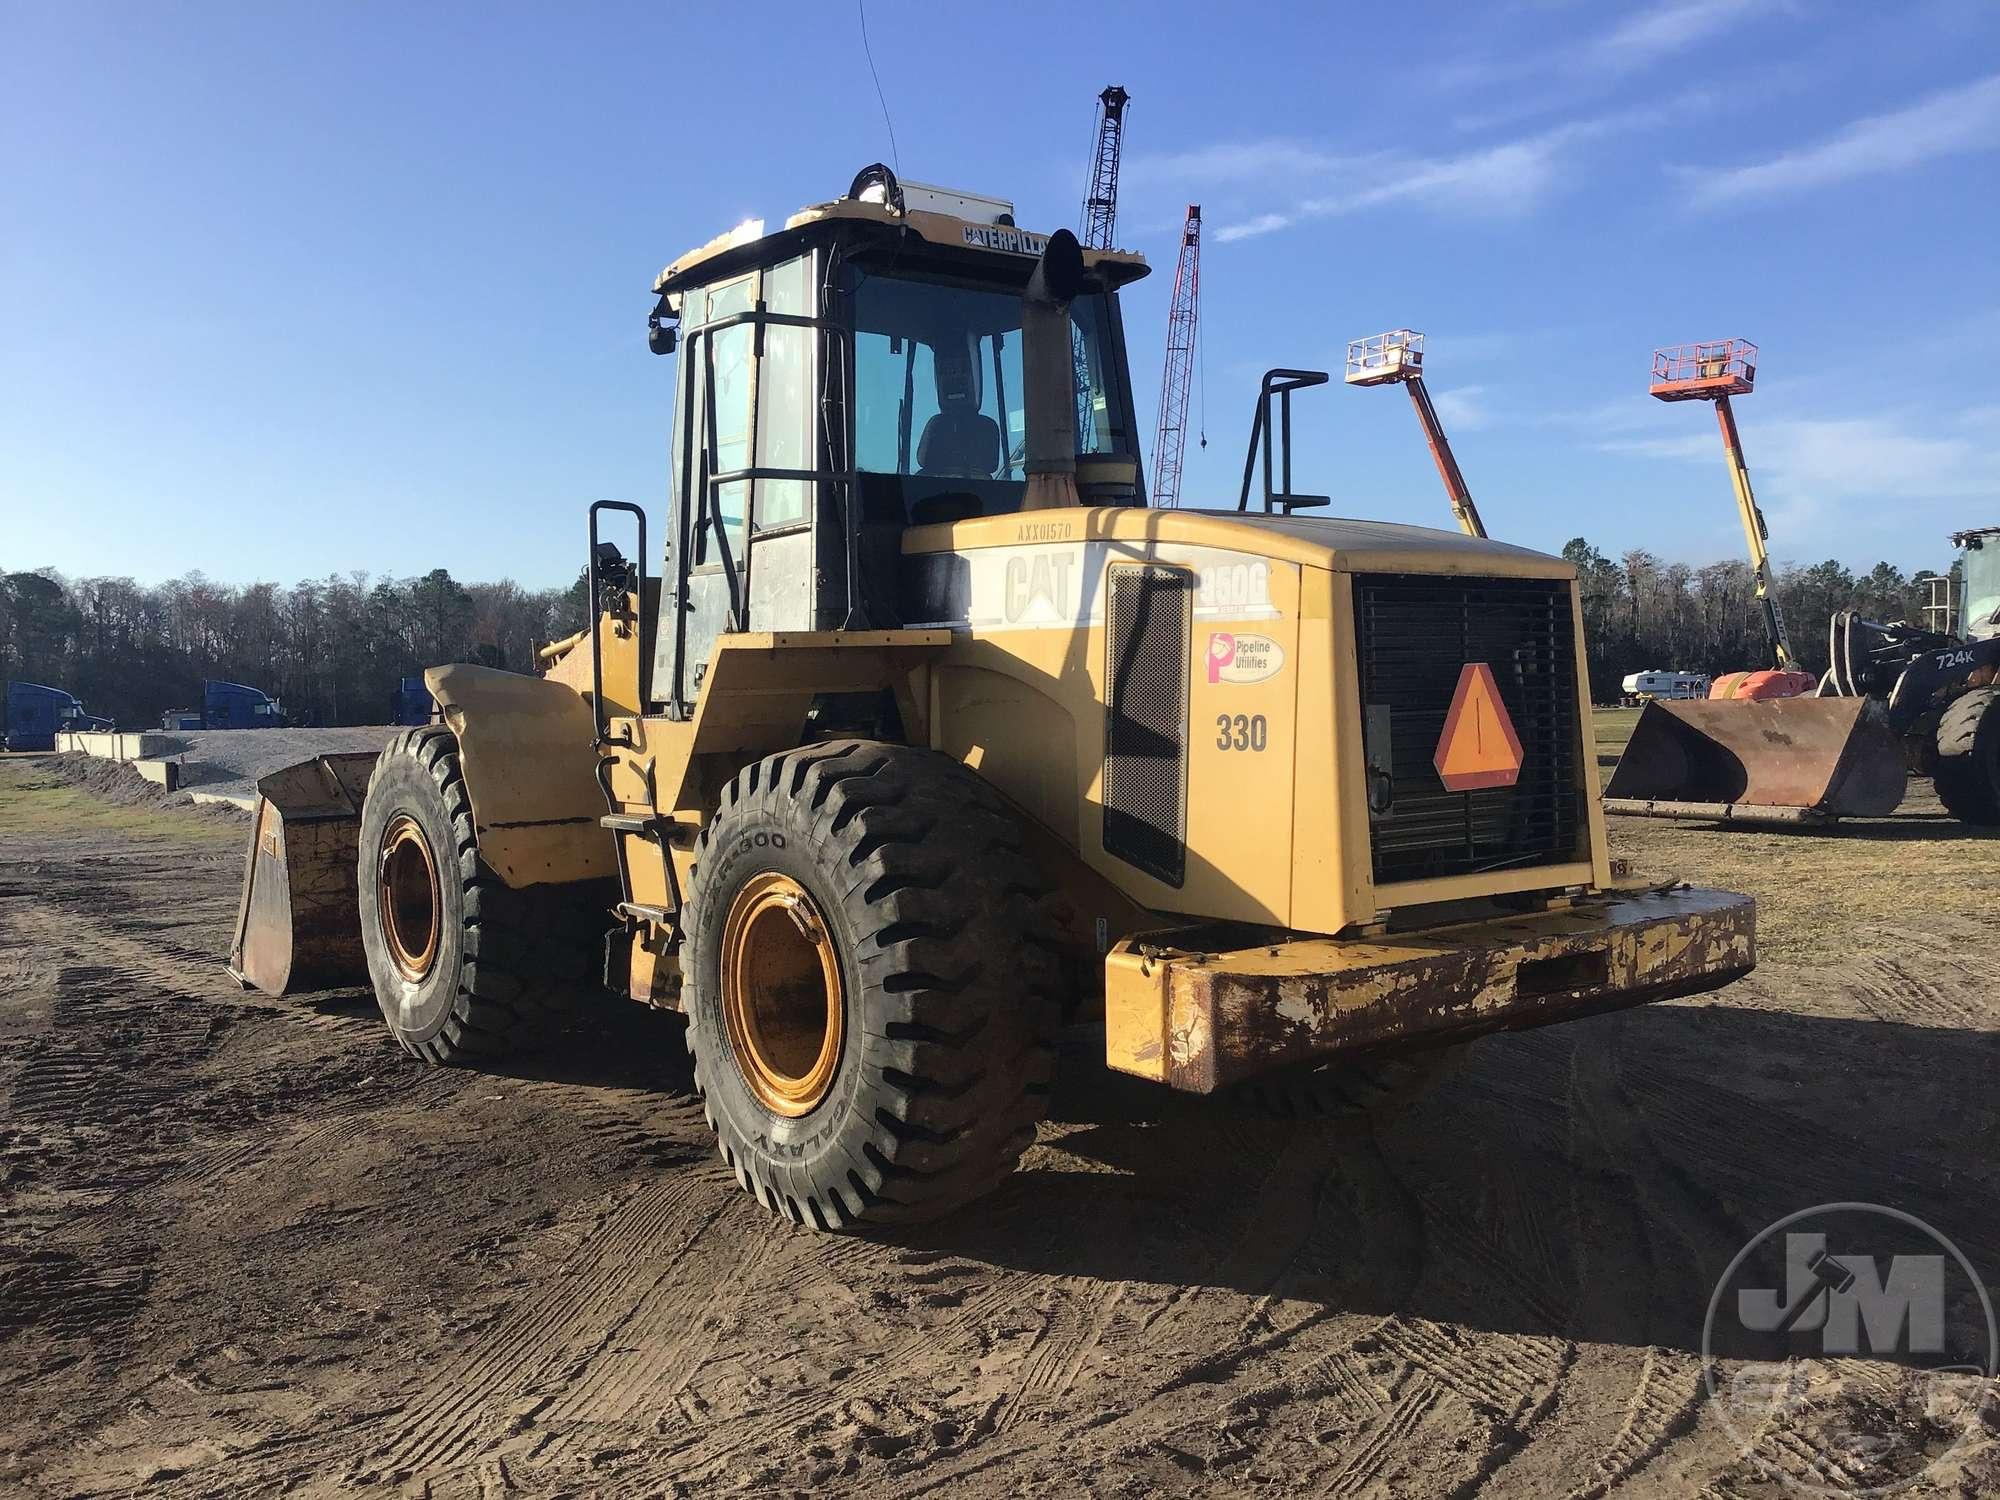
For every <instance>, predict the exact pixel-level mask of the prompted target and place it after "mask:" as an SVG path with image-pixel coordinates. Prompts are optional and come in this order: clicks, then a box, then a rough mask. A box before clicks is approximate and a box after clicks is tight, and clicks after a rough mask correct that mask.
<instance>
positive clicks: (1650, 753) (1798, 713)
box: [1604, 698, 1906, 818]
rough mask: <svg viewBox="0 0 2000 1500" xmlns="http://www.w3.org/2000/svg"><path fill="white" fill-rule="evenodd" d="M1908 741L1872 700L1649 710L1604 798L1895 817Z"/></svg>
mask: <svg viewBox="0 0 2000 1500" xmlns="http://www.w3.org/2000/svg"><path fill="white" fill-rule="evenodd" d="M1905 778H1906V773H1905V770H1904V764H1903V749H1902V743H1901V741H1899V740H1898V739H1897V738H1896V736H1895V734H1894V733H1893V732H1892V731H1891V730H1890V728H1889V726H1888V722H1887V720H1886V718H1885V717H1884V716H1883V713H1882V710H1881V708H1880V707H1879V705H1876V704H1874V703H1872V702H1871V701H1870V700H1868V699H1866V698H1778V699H1767V700H1763V701H1760V702H1745V701H1740V700H1728V699H1724V700H1706V701H1704V700H1699V699H1697V700H1692V701H1685V702H1667V701H1664V700H1655V701H1654V702H1652V703H1648V704H1647V705H1646V707H1645V709H1644V711H1642V712H1641V713H1640V715H1639V722H1638V724H1637V725H1635V726H1634V728H1633V731H1632V739H1631V743H1629V744H1628V745H1627V746H1626V747H1625V753H1624V755H1622V756H1621V757H1619V761H1618V767H1617V769H1616V770H1615V771H1613V772H1612V774H1611V782H1610V785H1608V786H1607V787H1606V788H1605V791H1604V795H1605V796H1606V797H1607V798H1610V799H1613V800H1616V801H1618V802H1643V803H1653V804H1656V805H1659V806H1660V808H1661V810H1659V811H1656V812H1655V813H1654V816H1661V817H1674V816H1684V817H1713V816H1714V814H1713V813H1711V812H1707V811H1701V810H1697V811H1690V812H1686V813H1674V812H1671V811H1667V810H1665V806H1664V805H1670V804H1674V803H1687V804H1696V805H1701V804H1708V805H1716V804H1738V803H1745V804H1750V805H1753V806H1757V807H1767V808H1774V807H1802V808H1812V809H1814V810H1816V811H1819V812H1823V813H1827V814H1830V815H1832V816H1834V817H1856V818H1867V817H1886V816H1888V814H1890V813H1892V812H1894V811H1895V810H1896V806H1897V804H1898V803H1900V802H1901V801H1902V800H1903V790H1904V783H1905Z"/></svg>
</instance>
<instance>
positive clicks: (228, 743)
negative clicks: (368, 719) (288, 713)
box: [162, 724, 401, 802]
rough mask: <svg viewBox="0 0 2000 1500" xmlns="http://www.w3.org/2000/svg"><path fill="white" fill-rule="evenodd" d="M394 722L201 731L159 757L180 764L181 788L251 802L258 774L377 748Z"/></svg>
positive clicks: (176, 739)
mask: <svg viewBox="0 0 2000 1500" xmlns="http://www.w3.org/2000/svg"><path fill="white" fill-rule="evenodd" d="M399 733H401V731H400V730H399V729H398V728H397V727H396V726H395V725H393V724H365V725H360V726H357V727H355V728H351V729H204V730H198V731H190V732H188V733H185V734H176V735H173V736H171V737H170V740H169V748H168V749H167V751H166V752H165V754H164V755H163V756H162V758H163V759H167V760H177V761H179V762H180V763H181V787H182V789H183V790H184V791H198V792H200V793H202V794H203V795H204V796H211V795H213V796H224V797H234V798H238V799H242V800H244V801H246V802H254V801H255V800H256V797H257V778H258V777H259V776H267V775H269V774H270V773H271V772H273V771H275V770H278V769H279V768H280V767H283V766H289V765H291V764H292V763H294V762H295V761H301V760H310V759H311V758H312V757H313V756H315V755H331V754H335V753H338V752H342V751H354V750H380V749H381V748H382V747H383V746H384V745H386V744H387V743H388V742H389V739H390V737H391V736H392V735H395V734H399Z"/></svg>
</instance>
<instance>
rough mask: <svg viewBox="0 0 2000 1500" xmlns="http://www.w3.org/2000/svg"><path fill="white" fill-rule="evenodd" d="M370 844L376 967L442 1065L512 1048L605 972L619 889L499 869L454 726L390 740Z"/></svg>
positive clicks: (399, 1029) (411, 1032)
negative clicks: (479, 834)
mask: <svg viewBox="0 0 2000 1500" xmlns="http://www.w3.org/2000/svg"><path fill="white" fill-rule="evenodd" d="M360 842H361V867H360V870H359V871H358V873H357V885H358V886H359V895H360V907H361V943H362V947H363V949H364V950H365V951H366V953H367V955H368V977H369V979H370V980H371V981H372V982H373V983H374V986H375V1001H376V1004H378V1005H379V1006H380V1007H381V1009H382V1018H383V1020H385V1021H386V1022H387V1023H388V1026H389V1034H390V1035H391V1036H393V1037H394V1038H395V1039H396V1044H397V1045H398V1046H400V1047H401V1048H402V1049H403V1050H404V1051H405V1052H408V1053H410V1054H411V1055H412V1056H415V1057H421V1058H423V1059H424V1060H425V1061H426V1062H431V1063H437V1064H440V1065H447V1064H466V1063H478V1062H483V1061H488V1060H491V1059H495V1058H500V1057H504V1056H506V1055H507V1054H509V1053H512V1052H516V1051H519V1050H520V1049H522V1048H523V1047H525V1046H527V1045H528V1044H530V1043H531V1042H533V1041H535V1040H538V1039H539V1038H540V1037H542V1036H543V1035H545V1034H546V1033H547V1032H548V1031H549V1030H550V1029H551V1028H552V1027H553V1026H554V1025H555V1024H556V1022H557V1021H558V1020H559V1019H560V1017H561V1016H563V1015H564V1014H565V1013H567V1012H568V1011H569V1010H570V1009H571V1008H572V1006H573V1005H574V1002H575V1000H576V998H577V997H578V996H579V995H580V994H581V993H583V992H584V991H585V990H587V989H589V988H590V987H591V986H592V984H593V981H594V980H595V979H596V978H597V967H598V964H599V963H600V962H601V956H602V953H603V935H604V931H605V929H606V928H607V927H608V926H609V925H610V918H609V917H608V915H607V913H606V908H607V906H608V904H609V897H608V893H607V892H606V891H605V890H604V889H603V888H602V887H601V885H600V884H599V883H598V882H589V883H585V884H580V885H565V886H530V887H528V888H526V889H524V890H515V889H514V888H513V887H511V886H509V885H507V884H506V883H505V882H504V881H502V880H501V879H500V877H499V876H498V875H496V874H495V873H494V872H493V871H492V870H491V869H490V868H488V866H487V864H486V862H485V861H484V860H482V859H481V858H480V857H479V845H478V840H477V838H476V837H475V835H474V833H473V824H472V799H471V797H470V796H469V794H468V793H467V792H466V789H465V778H464V775H463V774H462V773H461V772H460V770H459V764H458V737H457V736H456V735H454V734H453V733H452V732H451V731H450V730H449V729H445V728H441V727H437V726H431V727H427V728H422V729H411V730H407V731H405V732H404V733H402V734H399V735H397V736H396V737H395V738H394V739H392V740H390V741H389V743H388V745H387V746H386V747H385V748H384V749H383V751H382V755H381V758H380V759H379V760H377V761H376V763H375V773H374V775H373V777H372V778H371V779H370V781H369V783H368V797H367V800H366V802H365V803H364V804H363V805H362V811H361V836H360Z"/></svg>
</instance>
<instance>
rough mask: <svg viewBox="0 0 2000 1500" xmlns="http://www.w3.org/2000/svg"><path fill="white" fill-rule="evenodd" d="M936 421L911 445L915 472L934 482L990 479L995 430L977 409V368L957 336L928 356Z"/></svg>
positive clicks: (996, 456)
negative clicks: (914, 451)
mask: <svg viewBox="0 0 2000 1500" xmlns="http://www.w3.org/2000/svg"><path fill="white" fill-rule="evenodd" d="M931 355H932V363H931V369H932V373H933V374H934V375H935V377H936V380H937V402H938V410H937V415H936V416H934V417H932V418H931V419H930V420H929V421H928V422H926V423H924V431H923V436H921V437H920V438H918V439H917V472H918V473H919V474H922V475H925V476H927V477H932V478H939V479H991V478H992V477H993V475H994V473H995V472H996V471H997V470H998V469H999V467H1000V424H999V423H997V422H995V421H994V420H993V419H992V418H991V417H989V416H987V415H986V414H985V413H983V412H981V411H980V409H979V364H978V361H976V360H975V359H974V358H973V357H972V348H971V342H970V340H969V339H967V338H965V337H964V336H963V335H958V336H951V337H946V338H941V339H939V340H938V341H937V342H936V344H935V345H933V346H932V350H931Z"/></svg>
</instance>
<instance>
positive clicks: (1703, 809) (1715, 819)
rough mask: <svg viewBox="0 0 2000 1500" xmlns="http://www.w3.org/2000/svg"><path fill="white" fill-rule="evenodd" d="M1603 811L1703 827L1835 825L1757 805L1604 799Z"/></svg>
mask: <svg viewBox="0 0 2000 1500" xmlns="http://www.w3.org/2000/svg"><path fill="white" fill-rule="evenodd" d="M1604 810H1605V811H1606V812H1608V813H1622V814H1623V815H1625V816H1626V817H1631V818H1686V819H1692V820H1694V821H1697V822H1703V823H1807V824H1814V823H1818V824H1824V823H1831V822H1833V821H1835V819H1836V817H1837V816H1838V815H1837V814H1835V813H1830V812H1826V811H1824V810H1822V809H1820V808H1817V807H1766V806H1764V805H1763V804H1761V803H1757V802H1665V801H1642V800H1641V799H1639V798H1636V797H1606V798H1605V799H1604Z"/></svg>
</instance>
